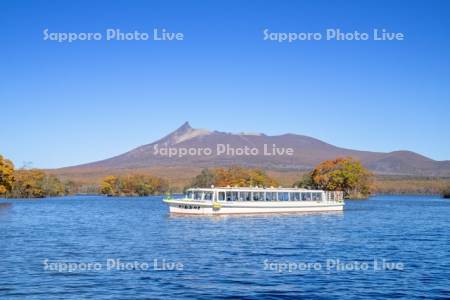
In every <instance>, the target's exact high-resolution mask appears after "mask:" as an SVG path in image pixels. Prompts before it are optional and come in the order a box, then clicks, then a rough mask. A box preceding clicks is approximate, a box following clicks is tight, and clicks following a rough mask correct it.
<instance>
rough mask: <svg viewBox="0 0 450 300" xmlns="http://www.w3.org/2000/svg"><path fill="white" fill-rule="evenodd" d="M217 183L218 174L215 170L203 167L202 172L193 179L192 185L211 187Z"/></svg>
mask: <svg viewBox="0 0 450 300" xmlns="http://www.w3.org/2000/svg"><path fill="white" fill-rule="evenodd" d="M215 183H216V176H215V174H214V172H212V171H211V170H209V169H203V170H202V171H201V172H200V174H198V175H197V176H195V177H194V179H193V180H192V181H191V184H190V186H191V187H199V188H209V187H211V185H214V184H215Z"/></svg>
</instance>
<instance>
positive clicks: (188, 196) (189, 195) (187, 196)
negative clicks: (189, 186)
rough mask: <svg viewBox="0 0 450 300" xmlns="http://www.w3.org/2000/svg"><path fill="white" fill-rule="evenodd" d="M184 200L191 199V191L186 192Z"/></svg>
mask: <svg viewBox="0 0 450 300" xmlns="http://www.w3.org/2000/svg"><path fill="white" fill-rule="evenodd" d="M186 198H188V199H192V191H188V192H187V194H186Z"/></svg>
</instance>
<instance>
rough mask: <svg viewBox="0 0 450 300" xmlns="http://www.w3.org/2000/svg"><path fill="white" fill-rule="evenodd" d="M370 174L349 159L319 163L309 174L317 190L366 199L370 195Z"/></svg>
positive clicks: (358, 163)
mask: <svg viewBox="0 0 450 300" xmlns="http://www.w3.org/2000/svg"><path fill="white" fill-rule="evenodd" d="M372 177H373V175H372V173H371V172H369V171H368V170H367V169H366V168H364V167H363V166H362V165H361V163H360V162H359V161H357V160H354V159H353V158H351V157H348V158H336V159H334V160H327V161H324V162H322V163H320V164H319V165H318V166H316V168H315V169H314V170H313V171H312V173H311V178H312V180H313V182H314V184H315V185H316V187H317V188H320V189H323V190H328V191H343V192H344V196H345V197H346V198H366V197H367V196H368V195H369V194H370V190H371V187H372V186H371V185H372Z"/></svg>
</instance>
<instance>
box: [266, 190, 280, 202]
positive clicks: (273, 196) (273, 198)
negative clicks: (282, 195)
mask: <svg viewBox="0 0 450 300" xmlns="http://www.w3.org/2000/svg"><path fill="white" fill-rule="evenodd" d="M266 201H277V193H275V192H266Z"/></svg>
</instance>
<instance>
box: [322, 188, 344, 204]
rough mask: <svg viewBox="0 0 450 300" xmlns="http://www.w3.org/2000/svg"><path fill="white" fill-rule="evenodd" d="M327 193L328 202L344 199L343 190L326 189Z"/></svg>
mask: <svg viewBox="0 0 450 300" xmlns="http://www.w3.org/2000/svg"><path fill="white" fill-rule="evenodd" d="M325 195H326V199H327V201H328V202H342V201H344V192H342V191H326V192H325Z"/></svg>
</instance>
